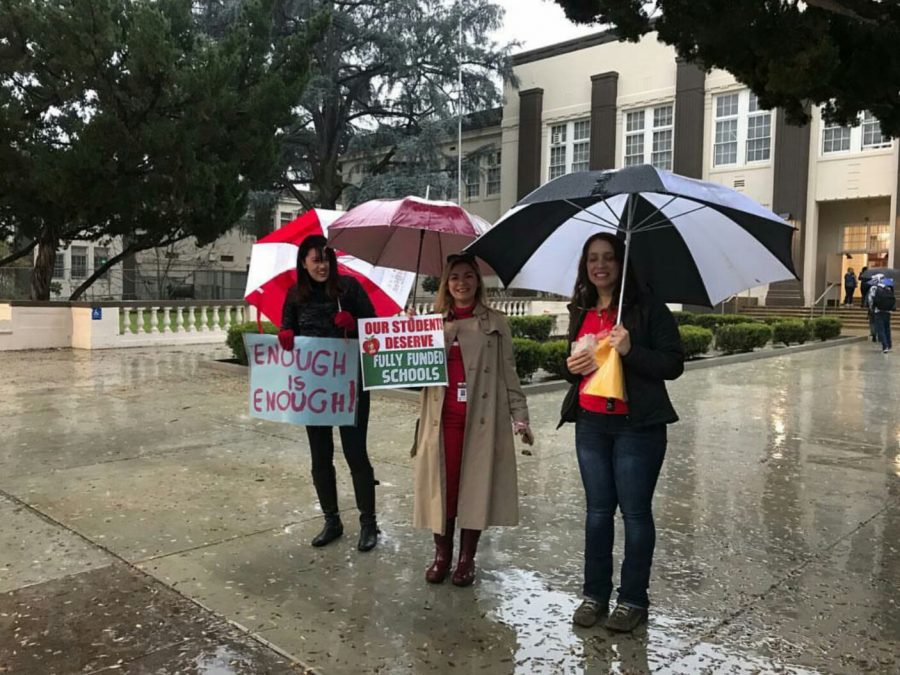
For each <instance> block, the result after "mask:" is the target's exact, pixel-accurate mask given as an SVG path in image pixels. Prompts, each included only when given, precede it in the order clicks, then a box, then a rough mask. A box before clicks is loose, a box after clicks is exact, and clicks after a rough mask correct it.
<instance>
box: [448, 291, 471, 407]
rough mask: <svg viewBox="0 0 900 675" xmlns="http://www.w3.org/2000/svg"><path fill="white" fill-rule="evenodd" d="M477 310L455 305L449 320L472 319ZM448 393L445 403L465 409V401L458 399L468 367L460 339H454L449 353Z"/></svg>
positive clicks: (464, 382)
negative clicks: (464, 359)
mask: <svg viewBox="0 0 900 675" xmlns="http://www.w3.org/2000/svg"><path fill="white" fill-rule="evenodd" d="M474 312H475V306H474V305H473V306H472V307H455V308H454V309H452V310H451V311H450V316H449V317H448V321H449V320H454V321H462V320H463V319H471V318H472V317H473V316H475V314H474ZM447 383H448V386H447V394H446V395H445V396H444V404H445V405H449V406H451V407H453V408H456V409H457V410H459V411H460V412H463V411H465V408H466V403H465V401H460V400H458V398H459V393H458V392H459V389H460V388H461V385H462V386H465V384H466V367H465V364H464V363H463V357H462V350H461V349H460V348H459V340H458V339H454V340H453V344H452V345H450V349H449V350H448V353H447Z"/></svg>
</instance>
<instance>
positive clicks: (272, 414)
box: [244, 333, 359, 426]
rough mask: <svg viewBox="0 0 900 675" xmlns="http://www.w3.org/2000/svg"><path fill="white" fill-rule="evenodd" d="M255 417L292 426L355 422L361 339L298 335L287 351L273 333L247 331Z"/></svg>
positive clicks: (340, 424)
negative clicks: (358, 353) (260, 333)
mask: <svg viewBox="0 0 900 675" xmlns="http://www.w3.org/2000/svg"><path fill="white" fill-rule="evenodd" d="M244 348H245V349H246V350H247V361H248V363H249V364H250V416H251V417H259V418H260V419H264V420H272V421H275V422H288V423H289V424H307V425H318V426H352V425H354V424H356V412H357V406H358V402H359V392H358V391H357V388H358V385H357V380H358V377H359V357H358V356H357V352H358V349H359V347H358V343H357V341H356V340H343V339H334V338H313V337H298V338H295V339H294V348H293V349H290V350H285V349H282V348H281V347H280V346H279V345H278V340H277V339H276V338H275V336H274V335H256V334H253V333H245V334H244Z"/></svg>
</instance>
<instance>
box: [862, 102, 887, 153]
mask: <svg viewBox="0 0 900 675" xmlns="http://www.w3.org/2000/svg"><path fill="white" fill-rule="evenodd" d="M890 145H891V139H890V138H887V137H886V136H885V135H884V134H883V133H881V123H880V122H879V121H878V120H877V119H876V117H875V116H874V115H873V114H872V113H870V112H869V111H868V110H866V111H865V112H863V121H862V146H863V149H868V148H888V147H890Z"/></svg>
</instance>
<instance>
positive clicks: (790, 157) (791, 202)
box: [772, 108, 810, 273]
mask: <svg viewBox="0 0 900 675" xmlns="http://www.w3.org/2000/svg"><path fill="white" fill-rule="evenodd" d="M809 135H810V126H809V124H804V125H803V126H802V127H798V126H795V125H793V124H788V122H787V120H786V119H785V115H784V110H782V109H781V108H779V109H778V110H776V112H775V149H774V153H775V157H774V162H773V165H774V173H775V177H774V185H773V186H772V210H773V211H774V212H775V213H777V214H778V215H784V214H788V217H789V218H790V220H791V221H792V222H793V223H794V225H796V226H797V227H798V228H799V229H800V231H799V232H797V233H796V234H795V235H794V246H793V252H794V269H796V270H797V272H798V273H802V272H803V253H804V249H805V248H806V197H807V192H808V190H809Z"/></svg>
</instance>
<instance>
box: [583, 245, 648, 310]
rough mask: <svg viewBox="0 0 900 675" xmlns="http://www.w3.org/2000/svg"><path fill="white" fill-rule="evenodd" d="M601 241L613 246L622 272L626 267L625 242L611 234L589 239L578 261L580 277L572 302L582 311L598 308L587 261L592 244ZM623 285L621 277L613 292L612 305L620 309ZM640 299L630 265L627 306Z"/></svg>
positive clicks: (626, 272) (627, 275)
mask: <svg viewBox="0 0 900 675" xmlns="http://www.w3.org/2000/svg"><path fill="white" fill-rule="evenodd" d="M601 240H602V241H606V242H609V244H610V246H612V250H613V256H614V257H615V259H616V262H617V263H619V269H620V270H621V269H622V268H623V267H624V265H625V242H624V241H622V240H621V239H619V237H617V236H616V235H614V234H611V233H609V232H598V233H597V234H592V235H591V236H590V237H588V238H587V241H585V242H584V246H583V247H582V248H581V258H580V259H579V260H578V276H577V277H575V289H574V290H573V291H572V302H574V303H575V305H576V306H577V307H580V308H582V309H592V308H594V307H596V306H597V300H598V299H599V294H598V293H597V287H596V286H594V284H593V282H591V280H590V278H589V277H588V273H587V259H588V249H589V248H590V247H591V244H593V243H594V242H595V241H601ZM621 284H622V278H621V277H619V279H618V280H617V282H616V286H615V290H613V300H612V304H613V306H614V307H618V305H619V293H620V292H621V289H622V285H621ZM638 298H639V289H638V286H637V280H636V279H635V276H634V271H633V270H632V268H631V266H630V265H629V267H628V268H627V269H626V270H625V306H626V307H627V306H629V305H632V304H634V303H635V302H637V301H638Z"/></svg>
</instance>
